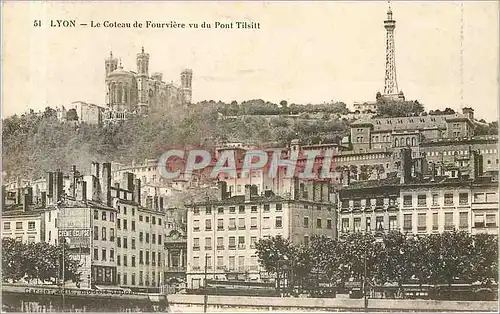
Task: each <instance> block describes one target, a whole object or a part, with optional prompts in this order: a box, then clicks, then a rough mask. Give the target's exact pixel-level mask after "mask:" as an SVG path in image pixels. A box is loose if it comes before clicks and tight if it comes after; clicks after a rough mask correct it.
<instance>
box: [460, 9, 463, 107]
mask: <svg viewBox="0 0 500 314" xmlns="http://www.w3.org/2000/svg"><path fill="white" fill-rule="evenodd" d="M463 108H464V3H463V2H461V3H460V109H463Z"/></svg>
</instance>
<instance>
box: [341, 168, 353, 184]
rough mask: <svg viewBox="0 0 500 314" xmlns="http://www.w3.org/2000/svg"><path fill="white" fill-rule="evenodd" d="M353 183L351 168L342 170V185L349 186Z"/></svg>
mask: <svg viewBox="0 0 500 314" xmlns="http://www.w3.org/2000/svg"><path fill="white" fill-rule="evenodd" d="M350 184H351V171H350V170H349V168H347V167H346V168H345V169H344V171H342V185H343V186H349V185H350Z"/></svg>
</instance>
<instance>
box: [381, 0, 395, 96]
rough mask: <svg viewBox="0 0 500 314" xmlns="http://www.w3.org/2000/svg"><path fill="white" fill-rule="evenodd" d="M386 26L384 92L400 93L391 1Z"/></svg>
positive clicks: (386, 93)
mask: <svg viewBox="0 0 500 314" xmlns="http://www.w3.org/2000/svg"><path fill="white" fill-rule="evenodd" d="M384 28H385V30H386V42H385V84H384V94H385V95H391V94H397V93H398V82H397V79H396V55H395V49H394V48H395V47H394V46H395V45H394V29H395V28H396V21H395V20H393V19H392V10H391V4H390V1H389V9H388V10H387V19H386V20H385V21H384Z"/></svg>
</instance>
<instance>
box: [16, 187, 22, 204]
mask: <svg viewBox="0 0 500 314" xmlns="http://www.w3.org/2000/svg"><path fill="white" fill-rule="evenodd" d="M22 191H23V190H22V189H21V188H17V192H16V204H22V203H23V201H24V199H23V192H22Z"/></svg>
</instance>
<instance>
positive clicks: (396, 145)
mask: <svg viewBox="0 0 500 314" xmlns="http://www.w3.org/2000/svg"><path fill="white" fill-rule="evenodd" d="M394 146H395V147H398V146H399V140H398V139H395V140H394Z"/></svg>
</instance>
